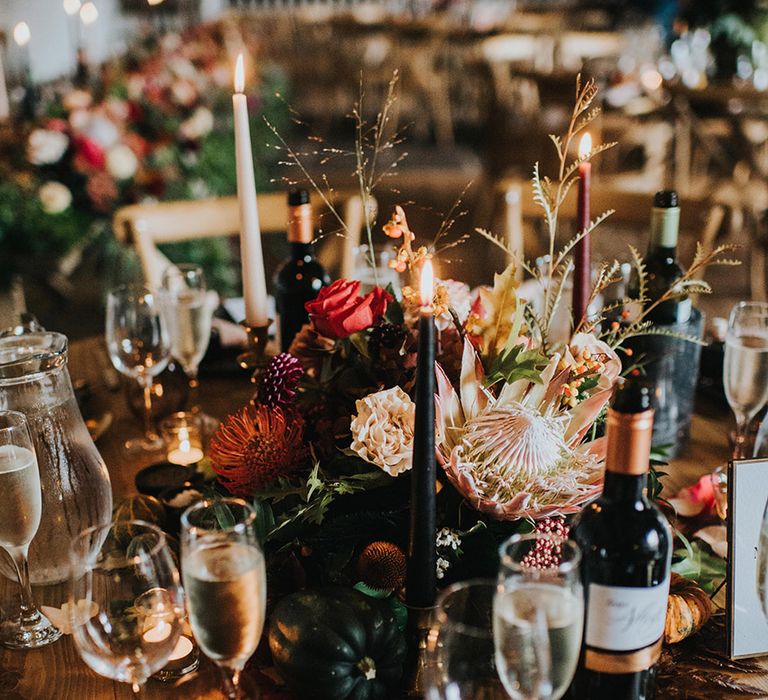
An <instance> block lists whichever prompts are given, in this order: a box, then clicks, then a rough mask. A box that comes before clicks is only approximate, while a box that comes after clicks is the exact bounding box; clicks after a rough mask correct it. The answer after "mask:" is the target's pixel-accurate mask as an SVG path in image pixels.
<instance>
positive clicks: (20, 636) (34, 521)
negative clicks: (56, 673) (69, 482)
mask: <svg viewBox="0 0 768 700" xmlns="http://www.w3.org/2000/svg"><path fill="white" fill-rule="evenodd" d="M41 514H42V490H41V488H40V472H39V471H38V467H37V455H36V454H35V448H34V446H33V444H32V436H31V435H30V433H29V426H28V424H27V419H26V417H25V416H24V414H22V413H17V412H16V411H0V547H2V548H3V549H4V550H5V551H6V552H7V553H8V555H9V556H10V558H11V560H12V561H13V566H14V569H15V570H16V576H17V578H18V581H19V586H20V587H21V596H20V606H19V607H20V609H19V615H18V621H17V622H16V623H11V624H9V625H8V626H7V629H6V630H4V633H3V638H2V640H1V641H2V643H3V644H4V645H5V646H7V647H10V648H12V649H35V648H37V647H42V646H45V645H46V644H50V643H51V642H54V641H56V640H57V639H58V638H59V637H60V636H61V632H59V630H57V629H56V628H55V627H54V626H53V625H52V624H51V623H50V621H49V620H48V618H47V617H45V615H43V614H42V613H41V612H40V611H39V610H38V609H37V606H36V605H35V601H34V599H33V598H32V588H31V587H30V582H29V562H28V561H27V556H28V554H29V543H30V542H31V541H32V539H33V538H34V536H35V534H36V533H37V528H38V527H40V516H41Z"/></svg>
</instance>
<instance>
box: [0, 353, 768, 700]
mask: <svg viewBox="0 0 768 700" xmlns="http://www.w3.org/2000/svg"><path fill="white" fill-rule="evenodd" d="M105 353H106V351H105V349H104V348H103V346H102V344H101V342H100V341H97V340H87V341H81V342H76V343H74V344H73V346H72V348H71V352H70V364H69V367H70V374H71V376H72V378H73V380H78V379H82V380H87V381H88V382H89V383H90V385H91V388H92V391H93V397H92V399H91V410H92V411H94V412H95V413H97V412H98V411H99V410H101V409H106V408H109V410H110V411H111V412H112V413H113V415H114V422H113V424H112V426H111V428H110V429H109V430H108V432H107V433H106V434H105V435H104V436H103V437H102V438H101V440H99V442H98V443H97V446H98V448H99V450H100V452H101V454H102V456H103V457H104V460H105V462H106V464H107V467H108V469H109V472H110V476H111V479H112V488H113V491H114V496H115V501H118V500H120V499H121V498H123V497H124V496H126V495H129V494H131V493H134V492H135V488H134V476H135V474H136V472H138V471H139V470H140V469H142V468H143V467H145V466H147V465H148V464H151V463H152V462H155V461H158V459H159V455H140V456H131V457H128V455H126V454H125V453H124V451H123V449H122V443H123V441H124V440H125V439H126V438H129V437H133V436H137V435H138V434H139V433H140V430H141V427H140V422H139V421H138V420H137V419H136V418H135V417H134V416H132V415H131V414H130V412H129V411H128V408H127V403H126V400H125V394H124V393H123V392H122V391H117V392H110V391H109V390H108V389H107V388H106V385H105V382H104V369H105V367H107V366H108V361H107V360H106V354H105ZM251 393H252V388H251V385H250V384H249V382H248V381H247V375H239V376H238V375H236V374H232V375H230V376H216V377H205V376H203V378H202V395H203V406H204V408H205V410H206V411H207V412H208V413H210V414H212V415H214V416H217V417H223V416H224V415H226V414H227V413H228V412H229V411H231V410H233V409H234V408H236V407H237V406H239V405H241V404H242V403H244V402H245V401H247V400H248V398H249V397H250V396H251ZM727 421H728V418H727V416H723V415H714V416H711V417H704V416H699V415H697V416H696V417H695V418H694V424H693V430H692V435H693V438H692V441H691V444H690V447H689V449H688V452H687V454H686V456H685V457H684V458H682V459H678V460H675V461H674V462H673V463H672V464H671V465H670V468H669V472H670V476H669V478H668V483H667V488H668V490H670V491H675V490H677V488H679V487H681V486H683V485H686V484H689V483H691V482H693V481H695V480H696V479H697V478H698V476H699V475H700V474H702V473H704V472H706V471H711V470H712V469H714V467H716V466H718V465H719V464H722V463H724V461H725V460H726V458H727V441H726V426H727V425H728V422H727ZM16 591H17V589H16V587H15V586H14V585H13V584H11V583H10V582H8V581H6V580H4V579H2V578H1V577H0V607H3V606H6V607H7V608H9V609H12V608H13V605H14V604H15V596H16ZM35 594H36V596H37V598H36V599H37V601H38V604H47V605H55V606H61V604H62V603H63V602H64V601H65V599H66V591H65V587H64V586H50V587H39V588H36V590H35ZM749 680H750V682H751V683H752V684H753V685H757V684H758V683H759V682H762V683H763V684H764V685H765V688H766V691H768V673H767V674H766V675H765V676H760V677H759V678H757V679H756V678H755V677H754V676H751V677H750V678H749ZM759 687H763V686H762V685H759ZM766 696H768V692H766ZM130 697H132V693H131V690H130V688H129V687H128V686H127V685H125V684H122V683H115V682H112V681H109V680H107V679H105V678H102V677H100V676H98V675H96V674H95V673H93V672H92V671H90V670H89V669H88V668H87V667H86V665H85V664H84V663H83V661H82V660H81V659H80V657H79V655H78V653H77V651H76V649H75V647H74V645H73V644H72V640H71V637H64V638H62V639H61V640H59V641H57V642H56V643H55V644H53V645H51V646H49V647H46V648H44V649H39V650H36V651H29V652H19V651H11V650H6V649H2V648H0V698H12V699H14V700H48V699H50V700H53V699H61V698H66V699H68V700H69V699H72V700H91V699H96V698H99V699H100V698H109V699H110V700H112V699H113V698H115V699H117V698H130ZM142 697H143V698H145V699H146V700H151V699H152V698H169V697H184V698H204V699H206V700H209V699H210V700H214V699H216V700H218V699H219V698H223V697H224V695H223V693H222V692H221V690H220V689H219V676H218V673H217V672H216V671H215V669H214V668H213V667H212V666H211V664H209V663H208V662H207V661H206V660H205V659H202V660H201V665H200V670H199V671H198V673H197V674H195V675H193V676H191V677H188V679H186V682H185V683H184V684H183V685H182V686H180V687H178V688H174V686H173V685H170V684H164V683H160V682H159V681H155V680H150V681H149V682H148V683H147V685H146V687H145V689H144V690H143V691H142Z"/></svg>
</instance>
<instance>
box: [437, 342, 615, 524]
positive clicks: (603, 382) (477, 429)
mask: <svg viewBox="0 0 768 700" xmlns="http://www.w3.org/2000/svg"><path fill="white" fill-rule="evenodd" d="M585 352H586V353H587V354H589V355H590V356H591V357H596V358H600V360H599V371H596V372H595V375H598V374H599V380H598V381H597V385H596V386H595V387H594V388H593V389H592V390H591V391H590V392H589V393H587V394H586V395H585V396H583V398H582V399H581V400H580V401H579V402H578V403H576V405H575V406H572V405H571V403H570V402H567V401H563V396H564V392H566V391H567V390H566V387H569V386H571V385H572V379H573V377H574V368H575V367H578V368H579V371H581V367H582V366H583V365H582V364H581V359H580V358H581V357H583V356H584V354H585ZM620 369H621V363H620V361H619V359H618V357H617V356H616V354H615V353H614V352H613V350H611V349H610V348H609V347H608V346H607V345H606V344H605V343H603V342H601V341H599V340H598V339H597V338H595V337H594V336H592V335H589V334H584V333H580V334H577V335H576V336H574V338H573V339H572V341H571V345H570V346H569V347H568V348H566V349H565V350H564V352H563V355H560V354H559V353H556V354H555V355H554V356H552V357H551V358H550V361H549V364H548V365H547V366H546V368H545V369H544V370H543V371H542V373H541V383H534V382H531V381H529V380H528V379H521V380H518V381H515V382H512V383H511V384H505V385H504V386H503V388H502V389H501V391H500V392H499V394H498V396H495V395H494V393H493V392H492V391H491V390H490V389H489V388H486V387H485V386H484V380H485V373H484V371H483V366H482V364H481V362H480V359H479V358H478V356H477V354H476V352H475V350H474V348H473V347H472V345H471V344H470V343H469V341H465V344H464V354H463V357H462V372H461V382H460V394H457V393H456V391H455V390H454V389H453V387H452V386H451V383H450V382H449V381H448V378H447V377H446V375H445V373H444V372H443V371H442V368H440V367H439V366H438V367H437V384H438V396H437V415H436V419H437V428H438V430H437V452H438V459H439V460H440V462H441V464H442V465H443V468H444V469H445V472H446V474H447V476H448V478H449V479H450V481H451V483H452V484H453V485H454V486H455V487H456V489H457V490H458V491H459V492H460V493H461V494H462V495H463V496H464V497H465V498H466V499H467V500H468V501H469V502H470V503H471V505H472V506H473V507H475V508H476V509H477V510H479V511H481V512H483V513H488V514H490V515H492V516H494V517H496V518H499V519H502V520H512V519H517V518H522V517H533V518H541V517H545V516H551V515H555V514H563V515H564V514H568V513H575V512H577V511H578V510H579V509H581V508H582V507H583V506H584V504H586V503H587V502H589V501H590V500H591V499H593V498H595V497H596V496H597V495H598V494H599V493H600V490H601V488H602V480H603V479H602V468H601V467H602V461H603V458H604V449H605V445H604V440H603V439H600V440H596V441H594V442H588V443H582V440H583V439H584V436H585V435H586V433H587V431H588V430H589V429H590V428H591V427H592V424H593V422H594V421H595V419H596V418H597V416H598V414H599V413H600V411H601V410H602V409H603V407H604V406H605V404H606V403H607V402H608V399H609V398H610V395H611V391H612V389H613V385H614V383H615V381H616V379H617V378H618V376H619V371H620Z"/></svg>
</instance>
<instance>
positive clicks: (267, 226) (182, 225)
mask: <svg viewBox="0 0 768 700" xmlns="http://www.w3.org/2000/svg"><path fill="white" fill-rule="evenodd" d="M310 201H311V203H312V207H313V210H314V211H315V220H316V221H317V220H319V218H320V216H321V215H323V214H324V216H323V224H324V226H323V228H324V230H326V231H333V230H335V229H337V228H339V229H341V228H342V227H341V225H340V224H339V223H338V222H337V221H335V220H334V218H333V215H332V214H331V213H329V212H328V207H327V206H326V205H325V203H324V202H323V201H322V198H321V197H320V196H319V195H315V194H313V195H312V196H311V198H310ZM258 204H259V223H260V226H261V232H262V235H267V234H274V233H284V232H285V230H286V227H287V221H288V205H287V203H286V195H285V193H284V192H270V193H267V194H260V195H258ZM332 204H333V206H334V208H335V209H336V211H337V212H339V214H340V216H341V217H342V219H343V221H344V224H345V226H344V228H346V231H347V233H346V234H345V235H344V236H343V237H340V236H339V237H331V236H329V238H333V239H334V240H338V241H343V243H342V245H341V250H339V246H338V245H333V243H334V240H331V241H329V245H326V246H323V250H322V251H321V252H319V253H318V257H319V259H320V261H321V262H322V264H323V265H324V266H325V267H326V268H327V269H333V268H335V269H336V270H338V271H339V273H340V275H341V276H342V277H351V276H352V273H353V269H354V255H355V248H356V247H357V246H358V245H359V243H360V232H361V230H362V228H363V226H364V225H365V214H364V208H363V201H362V198H361V197H360V195H357V194H352V195H347V196H342V195H341V194H339V193H334V198H333V201H332ZM369 208H371V209H373V208H375V202H369ZM369 213H370V214H371V215H372V214H373V211H371V212H369ZM112 227H113V231H114V234H115V237H116V238H117V239H118V240H119V241H122V242H125V243H127V244H129V245H133V246H134V247H135V249H136V252H137V253H138V255H139V259H140V261H141V267H142V271H143V273H144V278H145V280H146V283H147V285H148V286H149V287H150V288H151V289H155V288H157V287H158V286H160V283H161V279H162V275H163V271H164V270H165V269H166V268H167V267H168V265H170V264H171V263H170V261H169V260H168V258H166V257H165V255H163V254H162V253H161V252H160V250H159V249H158V247H157V246H158V244H163V243H176V242H179V241H189V240H197V239H200V238H210V237H215V236H231V235H236V234H238V233H239V231H240V209H239V206H238V202H237V197H219V198H215V199H202V200H193V201H177V202H162V203H159V204H134V205H131V206H127V207H123V208H121V209H119V210H118V211H117V212H116V214H115V216H114V219H113V222H112Z"/></svg>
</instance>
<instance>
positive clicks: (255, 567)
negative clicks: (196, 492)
mask: <svg viewBox="0 0 768 700" xmlns="http://www.w3.org/2000/svg"><path fill="white" fill-rule="evenodd" d="M255 524H256V512H255V511H254V510H253V508H251V506H249V505H248V504H247V503H246V502H245V501H242V500H240V499H238V498H221V499H216V500H204V501H199V502H198V503H196V504H195V505H193V506H190V507H189V508H188V509H187V510H186V511H184V514H183V515H182V516H181V568H182V572H183V577H184V590H185V591H186V595H187V609H188V611H189V621H190V625H191V627H192V633H193V634H194V636H195V639H196V640H197V643H198V645H199V647H200V648H201V649H202V650H203V652H204V653H205V655H206V656H208V658H209V659H211V661H213V662H214V663H215V664H216V665H217V666H219V668H220V669H221V671H222V674H223V676H224V680H225V683H226V687H227V694H228V697H230V698H237V697H239V692H240V674H241V672H242V670H243V667H244V666H245V664H246V662H247V661H248V659H249V658H250V657H251V656H252V655H253V653H254V652H255V651H256V647H257V646H258V644H259V639H260V638H261V633H262V630H263V627H264V618H265V614H266V604H267V580H266V572H265V568H264V555H263V553H262V551H261V547H260V546H259V543H258V541H257V539H256V531H255Z"/></svg>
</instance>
